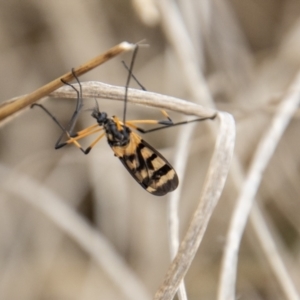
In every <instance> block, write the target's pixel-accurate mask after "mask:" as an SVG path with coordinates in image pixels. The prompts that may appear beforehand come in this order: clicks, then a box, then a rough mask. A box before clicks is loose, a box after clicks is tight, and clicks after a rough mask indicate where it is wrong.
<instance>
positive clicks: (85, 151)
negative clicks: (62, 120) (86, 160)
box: [70, 132, 105, 154]
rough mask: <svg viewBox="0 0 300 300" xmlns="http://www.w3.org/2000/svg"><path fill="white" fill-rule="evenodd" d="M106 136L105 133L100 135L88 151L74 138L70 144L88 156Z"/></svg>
mask: <svg viewBox="0 0 300 300" xmlns="http://www.w3.org/2000/svg"><path fill="white" fill-rule="evenodd" d="M104 136H105V132H103V133H102V134H100V135H99V136H98V137H97V138H96V139H95V140H94V141H93V142H92V143H91V144H90V145H89V146H88V147H87V148H86V149H83V148H82V146H81V145H80V144H79V143H78V142H77V140H75V139H74V138H70V143H73V144H74V145H75V146H76V147H77V148H79V149H80V150H81V151H82V152H83V153H84V154H88V153H89V152H90V151H91V150H92V148H93V147H94V146H95V145H96V144H97V143H98V142H99V141H100V140H101V139H102V138H103V137H104Z"/></svg>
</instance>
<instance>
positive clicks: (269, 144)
mask: <svg viewBox="0 0 300 300" xmlns="http://www.w3.org/2000/svg"><path fill="white" fill-rule="evenodd" d="M299 102H300V73H298V74H297V76H296V79H295V81H294V82H293V84H292V86H291V88H290V89H289V92H288V94H287V96H286V97H285V99H283V101H282V102H281V103H280V105H279V106H278V109H277V113H276V115H275V116H274V118H273V120H272V122H271V124H270V127H269V128H268V130H267V131H266V133H265V134H264V136H263V137H262V139H261V141H260V143H259V145H258V147H257V149H256V152H255V154H254V156H253V160H252V163H251V166H250V168H249V172H248V174H247V176H246V179H245V181H244V183H243V186H242V189H241V192H240V195H239V197H238V200H237V204H236V207H235V210H234V213H233V217H232V219H231V223H230V227H229V231H228V237H227V242H226V247H225V254H224V257H223V263H222V273H221V281H220V286H219V291H218V299H219V300H233V299H235V282H236V271H237V260H238V249H239V246H240V242H241V238H242V236H243V232H244V229H245V226H246V222H247V219H248V216H249V214H250V210H251V207H252V205H253V202H254V200H255V194H256V192H257V189H258V187H259V185H260V182H261V179H262V175H263V172H264V170H265V169H266V167H267V165H268V163H269V161H270V159H271V157H272V155H273V153H274V151H275V149H276V146H277V144H278V142H279V141H280V138H281V136H282V134H283V133H284V130H285V129H286V127H287V125H288V123H289V121H290V120H291V119H292V117H293V114H294V112H295V111H296V110H297V107H298V105H299ZM276 273H277V272H276ZM276 273H275V274H276ZM278 279H279V284H281V285H282V289H283V291H284V292H286V291H287V290H289V291H290V290H291V289H286V288H285V286H284V284H283V282H282V281H281V280H280V278H278ZM290 284H291V285H292V281H291V280H290ZM292 290H293V291H294V292H293V293H289V294H287V293H286V297H287V299H299V298H298V297H299V296H298V295H297V292H296V289H295V288H293V289H292Z"/></svg>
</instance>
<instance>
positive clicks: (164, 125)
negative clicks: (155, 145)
mask: <svg viewBox="0 0 300 300" xmlns="http://www.w3.org/2000/svg"><path fill="white" fill-rule="evenodd" d="M216 116H217V115H216V114H215V115H213V116H211V117H204V118H198V119H194V120H189V121H182V122H178V123H173V122H172V123H169V124H167V121H157V120H131V121H127V122H126V125H127V126H129V127H131V128H134V129H136V130H137V131H139V132H141V133H144V134H145V133H149V132H153V131H158V130H162V129H165V128H169V127H175V126H179V125H184V124H189V123H193V122H200V121H204V120H213V119H214V118H215V117H216ZM135 124H162V125H163V126H160V127H156V128H152V129H149V130H145V129H143V128H140V127H138V126H136V125H135Z"/></svg>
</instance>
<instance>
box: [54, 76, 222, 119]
mask: <svg viewBox="0 0 300 300" xmlns="http://www.w3.org/2000/svg"><path fill="white" fill-rule="evenodd" d="M81 84H82V92H83V98H92V99H94V98H96V99H97V98H103V99H111V100H119V101H124V87H119V86H113V85H109V84H105V83H102V82H97V81H89V82H82V83H81ZM74 86H75V87H76V88H78V85H76V84H74ZM49 96H51V97H54V98H72V99H76V98H77V95H76V94H75V92H74V90H73V89H72V88H70V87H68V86H64V87H61V88H60V89H58V90H56V91H55V92H53V93H51V94H50V95H49ZM128 102H130V103H135V104H142V105H146V106H152V107H157V108H163V109H169V110H172V111H176V112H180V113H184V114H187V115H194V116H200V117H209V116H213V115H214V114H215V113H216V111H215V110H214V109H210V108H206V107H202V106H200V105H197V104H194V103H192V102H189V101H186V100H182V99H178V98H175V97H171V96H167V95H162V94H157V93H152V92H148V91H142V90H136V89H128ZM91 105H94V100H93V102H92V103H91ZM100 109H101V106H100Z"/></svg>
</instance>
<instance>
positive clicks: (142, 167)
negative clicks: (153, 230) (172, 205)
mask: <svg viewBox="0 0 300 300" xmlns="http://www.w3.org/2000/svg"><path fill="white" fill-rule="evenodd" d="M112 150H113V151H114V153H115V155H116V156H117V157H119V159H120V160H121V162H122V163H123V165H124V166H125V168H126V169H127V170H128V172H129V173H130V174H131V176H132V177H133V178H134V179H135V180H136V181H137V182H138V183H139V184H140V185H141V186H142V187H143V188H144V189H145V190H147V191H148V192H149V193H151V194H152V195H156V196H163V195H165V194H167V193H169V192H172V191H173V190H175V189H176V188H177V186H178V176H177V174H176V172H175V170H174V169H173V167H172V166H171V165H170V163H169V162H168V161H167V160H166V159H165V158H164V157H163V156H162V155H161V154H160V153H159V152H158V151H157V150H155V149H154V148H153V147H152V146H150V145H149V144H148V143H147V142H145V141H144V140H143V139H142V138H141V137H140V136H139V135H137V134H136V133H134V132H131V133H130V140H129V143H128V145H126V146H123V147H115V146H112Z"/></svg>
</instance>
